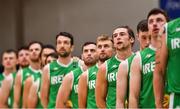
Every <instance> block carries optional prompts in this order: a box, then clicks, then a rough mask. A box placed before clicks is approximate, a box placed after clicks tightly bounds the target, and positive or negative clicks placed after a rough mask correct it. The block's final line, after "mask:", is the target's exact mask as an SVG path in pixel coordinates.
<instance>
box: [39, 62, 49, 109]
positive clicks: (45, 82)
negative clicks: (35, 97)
mask: <svg viewBox="0 0 180 109" xmlns="http://www.w3.org/2000/svg"><path fill="white" fill-rule="evenodd" d="M49 73H50V72H49V64H48V65H46V66H45V67H44V69H43V73H42V84H41V89H40V94H41V95H40V96H41V103H42V105H43V107H44V108H47V106H48V102H49V87H50V76H49V75H50V74H49Z"/></svg>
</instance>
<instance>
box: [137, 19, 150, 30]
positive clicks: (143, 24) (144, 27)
mask: <svg viewBox="0 0 180 109" xmlns="http://www.w3.org/2000/svg"><path fill="white" fill-rule="evenodd" d="M140 31H141V32H147V31H148V22H147V19H144V20H141V21H140V22H139V23H138V25H137V33H139V32H140Z"/></svg>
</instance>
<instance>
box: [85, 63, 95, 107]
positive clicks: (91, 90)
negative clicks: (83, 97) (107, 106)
mask: <svg viewBox="0 0 180 109" xmlns="http://www.w3.org/2000/svg"><path fill="white" fill-rule="evenodd" d="M87 71H88V76H87V79H88V80H87V84H88V90H87V108H97V105H96V99H95V86H96V75H97V72H98V64H96V65H94V66H92V67H90V68H89V69H88V70H87Z"/></svg>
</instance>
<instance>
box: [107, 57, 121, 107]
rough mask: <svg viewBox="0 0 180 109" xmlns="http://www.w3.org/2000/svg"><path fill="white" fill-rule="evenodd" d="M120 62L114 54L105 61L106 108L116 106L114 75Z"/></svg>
mask: <svg viewBox="0 0 180 109" xmlns="http://www.w3.org/2000/svg"><path fill="white" fill-rule="evenodd" d="M120 63H121V61H120V60H119V59H118V58H117V56H116V55H115V56H113V57H111V58H110V59H108V60H107V61H105V64H106V79H107V82H108V83H107V96H106V106H107V108H115V106H116V77H117V71H118V67H119V64H120Z"/></svg>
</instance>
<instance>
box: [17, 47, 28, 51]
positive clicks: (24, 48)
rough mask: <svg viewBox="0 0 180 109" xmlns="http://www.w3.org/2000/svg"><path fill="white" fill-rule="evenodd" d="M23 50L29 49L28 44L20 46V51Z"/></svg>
mask: <svg viewBox="0 0 180 109" xmlns="http://www.w3.org/2000/svg"><path fill="white" fill-rule="evenodd" d="M21 50H28V46H21V47H20V48H18V52H19V51H21Z"/></svg>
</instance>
